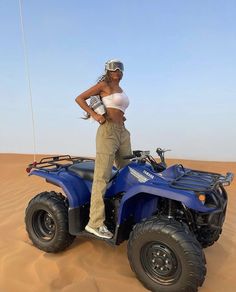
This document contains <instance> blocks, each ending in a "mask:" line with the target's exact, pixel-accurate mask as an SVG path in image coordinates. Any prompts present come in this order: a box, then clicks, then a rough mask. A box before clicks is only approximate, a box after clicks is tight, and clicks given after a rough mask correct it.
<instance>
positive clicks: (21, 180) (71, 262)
mask: <svg viewBox="0 0 236 292" xmlns="http://www.w3.org/2000/svg"><path fill="white" fill-rule="evenodd" d="M32 160H33V157H32V155H15V154H14V155H13V154H11V155H9V154H8V155H6V154H0V166H1V172H0V185H1V191H0V198H1V205H0V292H18V291H19V292H22V291H24V292H28V291H29V292H32V291H40V292H41V291H44V292H46V291H65V292H66V291H67V292H69V291H73V292H74V291H83V292H84V291H89V292H97V291H101V292H110V291H112V292H116V291H117V292H118V291H124V292H125V291H132V292H144V291H147V290H146V289H145V288H144V287H143V286H142V284H140V282H139V281H138V280H137V279H136V277H135V275H134V274H133V272H132V271H131V269H130V266H129V262H128V259H127V255H126V247H127V244H126V243H123V244H121V245H120V246H117V247H111V246H109V245H107V244H106V243H104V242H101V241H98V240H90V239H79V238H77V239H76V240H75V241H74V243H73V244H72V246H71V247H70V248H69V249H67V250H66V251H64V252H62V253H60V254H47V253H44V252H43V251H41V250H38V249H37V248H35V247H34V246H33V245H32V243H31V241H30V240H29V239H28V236H27V233H26V231H25V226H24V211H25V208H26V206H27V204H28V201H29V200H30V199H31V198H32V197H33V196H35V195H36V194H37V193H39V192H42V191H45V190H56V191H58V190H59V189H58V188H57V187H56V186H52V185H49V184H47V183H46V182H45V181H44V180H42V179H40V178H38V177H34V176H32V177H28V176H27V173H26V172H25V168H26V165H27V164H28V163H31V162H32ZM175 162H176V161H174V160H169V161H168V165H170V164H173V163H175ZM178 162H182V163H183V164H184V165H185V166H188V167H191V168H195V169H201V170H209V171H215V172H220V173H223V174H224V173H226V172H227V171H231V172H234V173H236V163H222V162H202V161H183V160H182V161H180V160H178ZM227 191H228V194H229V205H228V212H227V217H226V221H225V225H224V230H223V234H222V236H221V238H220V239H219V240H218V242H217V243H215V245H214V246H212V247H210V248H208V249H205V254H206V259H207V276H206V280H205V282H204V285H203V287H201V288H200V289H199V291H200V292H234V291H236V276H235V275H236V274H235V271H236V232H235V231H236V211H235V205H236V179H235V181H234V182H233V183H232V184H231V186H230V187H228V188H227Z"/></svg>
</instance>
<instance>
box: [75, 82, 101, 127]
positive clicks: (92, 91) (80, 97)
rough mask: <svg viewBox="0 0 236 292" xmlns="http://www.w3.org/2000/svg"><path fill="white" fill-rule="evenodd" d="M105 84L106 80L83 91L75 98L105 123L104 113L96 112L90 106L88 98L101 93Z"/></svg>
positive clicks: (88, 111)
mask: <svg viewBox="0 0 236 292" xmlns="http://www.w3.org/2000/svg"><path fill="white" fill-rule="evenodd" d="M104 86H105V84H104V82H99V83H97V84H95V85H94V86H92V87H91V88H89V89H88V90H86V91H84V92H82V93H81V94H80V95H78V96H77V97H76V98H75V101H76V102H77V103H78V105H79V106H80V107H81V108H82V109H83V110H84V111H86V112H87V113H88V114H89V115H90V116H92V117H93V118H94V119H95V120H96V121H97V122H99V123H104V122H105V118H104V117H103V116H102V115H99V114H97V113H95V111H93V110H92V109H91V108H90V107H89V106H88V104H87V102H86V99H88V98H90V97H91V96H93V95H100V93H101V92H102V91H103V88H104Z"/></svg>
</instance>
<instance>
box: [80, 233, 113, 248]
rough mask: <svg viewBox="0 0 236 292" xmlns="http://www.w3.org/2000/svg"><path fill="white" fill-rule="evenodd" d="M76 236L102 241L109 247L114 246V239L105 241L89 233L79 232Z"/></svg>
mask: <svg viewBox="0 0 236 292" xmlns="http://www.w3.org/2000/svg"><path fill="white" fill-rule="evenodd" d="M76 235H77V236H78V237H80V236H81V237H87V238H94V239H98V240H102V241H105V242H106V243H108V244H109V245H111V246H114V245H116V243H115V239H114V237H112V238H111V239H106V238H102V237H98V236H96V235H94V234H92V233H89V232H87V231H81V232H79V233H77V234H76Z"/></svg>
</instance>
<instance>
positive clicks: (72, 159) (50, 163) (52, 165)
mask: <svg viewBox="0 0 236 292" xmlns="http://www.w3.org/2000/svg"><path fill="white" fill-rule="evenodd" d="M83 161H94V159H92V158H87V157H77V156H70V155H58V156H51V157H44V158H42V159H41V160H40V161H39V162H34V163H31V164H29V165H28V167H27V168H26V171H27V172H28V173H29V172H30V171H31V170H32V169H38V170H44V171H47V172H51V171H58V170H59V169H60V168H62V167H63V168H67V167H68V166H70V165H72V164H74V163H79V162H83Z"/></svg>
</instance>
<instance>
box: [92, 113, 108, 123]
mask: <svg viewBox="0 0 236 292" xmlns="http://www.w3.org/2000/svg"><path fill="white" fill-rule="evenodd" d="M92 117H93V118H94V120H95V121H97V122H98V123H99V124H101V125H102V124H104V123H105V122H106V119H105V117H104V116H102V115H99V114H97V113H94V115H93V116H92Z"/></svg>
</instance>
